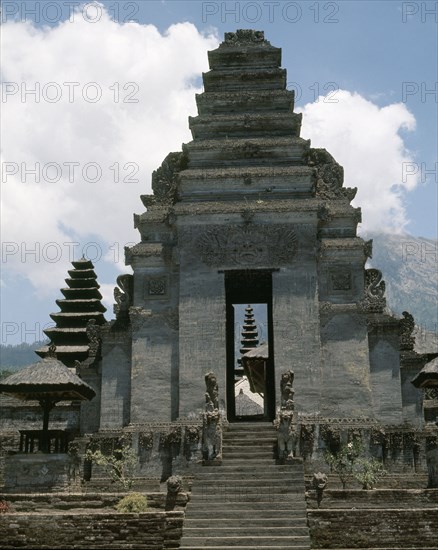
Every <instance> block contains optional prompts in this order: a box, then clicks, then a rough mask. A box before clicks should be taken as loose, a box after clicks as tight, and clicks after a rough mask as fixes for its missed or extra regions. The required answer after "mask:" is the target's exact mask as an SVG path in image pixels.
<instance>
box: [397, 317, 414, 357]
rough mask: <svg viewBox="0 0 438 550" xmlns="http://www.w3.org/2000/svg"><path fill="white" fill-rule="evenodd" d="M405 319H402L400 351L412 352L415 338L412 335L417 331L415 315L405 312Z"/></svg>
mask: <svg viewBox="0 0 438 550" xmlns="http://www.w3.org/2000/svg"><path fill="white" fill-rule="evenodd" d="M402 315H403V319H400V349H402V350H404V351H411V350H413V349H414V345H415V336H413V335H412V333H413V332H414V329H415V321H414V317H413V315H411V314H410V313H409V312H408V311H403V313H402Z"/></svg>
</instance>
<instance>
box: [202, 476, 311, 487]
mask: <svg viewBox="0 0 438 550" xmlns="http://www.w3.org/2000/svg"><path fill="white" fill-rule="evenodd" d="M218 482H223V483H225V484H228V485H229V484H235V483H240V484H244V483H249V484H250V485H251V484H253V483H265V482H272V483H274V484H277V483H278V484H279V485H280V484H281V483H288V484H289V485H292V484H293V485H297V486H299V487H301V488H302V490H303V491H304V482H303V478H302V476H300V475H299V474H293V475H292V474H289V475H285V474H284V473H275V472H274V473H267V472H259V473H258V474H253V473H246V472H224V473H223V474H222V475H217V474H215V473H212V474H202V475H199V476H196V482H194V486H198V484H203V485H213V484H215V483H218ZM192 485H193V484H192Z"/></svg>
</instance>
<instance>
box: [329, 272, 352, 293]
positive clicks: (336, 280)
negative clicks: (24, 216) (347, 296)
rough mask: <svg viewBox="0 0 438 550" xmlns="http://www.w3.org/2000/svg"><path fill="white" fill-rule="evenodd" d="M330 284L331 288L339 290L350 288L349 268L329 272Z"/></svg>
mask: <svg viewBox="0 0 438 550" xmlns="http://www.w3.org/2000/svg"><path fill="white" fill-rule="evenodd" d="M330 284H331V289H332V290H336V291H340V290H351V272H350V270H344V271H333V272H331V273H330Z"/></svg>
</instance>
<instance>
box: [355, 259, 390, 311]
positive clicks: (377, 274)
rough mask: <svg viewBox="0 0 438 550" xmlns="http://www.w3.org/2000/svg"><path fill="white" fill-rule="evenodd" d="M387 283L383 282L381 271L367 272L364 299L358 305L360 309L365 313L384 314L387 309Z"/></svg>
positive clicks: (371, 270) (369, 270)
mask: <svg viewBox="0 0 438 550" xmlns="http://www.w3.org/2000/svg"><path fill="white" fill-rule="evenodd" d="M385 290H386V285H385V281H383V280H382V272H381V271H380V270H379V269H366V270H365V288H364V294H365V296H364V298H363V299H362V300H361V301H360V302H359V303H358V307H359V309H360V310H361V311H363V312H364V313H382V312H383V310H384V309H385V307H386V298H385V297H384V294H385Z"/></svg>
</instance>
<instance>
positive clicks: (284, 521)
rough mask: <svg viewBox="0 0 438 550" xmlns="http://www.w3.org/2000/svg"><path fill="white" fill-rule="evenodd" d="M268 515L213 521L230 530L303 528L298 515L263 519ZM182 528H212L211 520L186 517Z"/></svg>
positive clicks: (301, 519)
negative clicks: (245, 528) (244, 527)
mask: <svg viewBox="0 0 438 550" xmlns="http://www.w3.org/2000/svg"><path fill="white" fill-rule="evenodd" d="M266 513H267V514H269V511H265V512H261V513H260V516H259V517H253V513H251V515H249V514H247V515H246V516H242V517H239V518H238V519H236V518H235V517H226V518H223V517H218V518H216V519H215V520H214V527H222V526H224V527H229V528H230V529H231V528H233V527H241V526H250V525H251V526H253V527H254V529H258V528H259V527H263V528H265V527H288V528H296V527H299V528H303V520H305V519H306V518H305V516H303V515H299V516H296V517H289V516H287V517H280V518H279V517H277V514H275V517H272V518H270V517H265V514H266ZM184 526H185V527H211V526H212V520H211V517H208V518H207V517H206V518H200V517H199V516H197V517H196V518H195V517H193V518H192V517H186V518H185V519H184Z"/></svg>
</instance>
